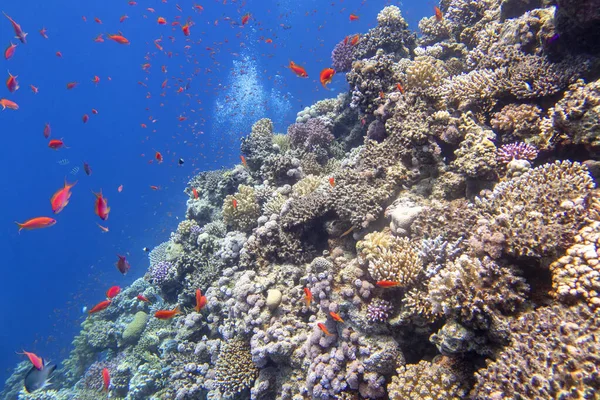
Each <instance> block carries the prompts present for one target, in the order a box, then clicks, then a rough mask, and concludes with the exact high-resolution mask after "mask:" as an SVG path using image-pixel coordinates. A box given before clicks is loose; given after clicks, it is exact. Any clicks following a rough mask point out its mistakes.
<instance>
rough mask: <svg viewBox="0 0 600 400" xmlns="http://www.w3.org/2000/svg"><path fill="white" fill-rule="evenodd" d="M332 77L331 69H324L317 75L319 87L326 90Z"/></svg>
mask: <svg viewBox="0 0 600 400" xmlns="http://www.w3.org/2000/svg"><path fill="white" fill-rule="evenodd" d="M334 75H335V70H334V69H333V68H325V69H324V70H323V71H321V74H320V75H319V80H320V81H321V85H323V87H324V88H325V89H327V85H328V84H330V83H331V80H332V79H333V76H334Z"/></svg>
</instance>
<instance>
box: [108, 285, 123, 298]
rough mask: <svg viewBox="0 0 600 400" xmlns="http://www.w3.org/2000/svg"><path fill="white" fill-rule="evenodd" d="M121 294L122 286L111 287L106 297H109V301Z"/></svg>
mask: <svg viewBox="0 0 600 400" xmlns="http://www.w3.org/2000/svg"><path fill="white" fill-rule="evenodd" d="M119 293H121V287H120V286H111V287H110V288H109V289H108V290H107V291H106V297H108V298H109V299H112V298H113V297H115V296H116V295H118V294H119Z"/></svg>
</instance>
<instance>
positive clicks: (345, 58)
mask: <svg viewBox="0 0 600 400" xmlns="http://www.w3.org/2000/svg"><path fill="white" fill-rule="evenodd" d="M354 48H355V47H354V45H353V44H352V43H351V40H350V39H349V37H346V39H344V40H342V41H341V42H339V43H338V44H336V45H335V47H334V48H333V51H332V52H331V66H332V67H333V69H334V70H335V71H336V72H348V71H350V68H352V62H353V61H354Z"/></svg>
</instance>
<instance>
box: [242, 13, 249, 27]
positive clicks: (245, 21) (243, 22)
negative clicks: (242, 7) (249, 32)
mask: <svg viewBox="0 0 600 400" xmlns="http://www.w3.org/2000/svg"><path fill="white" fill-rule="evenodd" d="M250 16H251V14H250V13H248V14H246V15H244V16H243V17H242V25H246V24H247V23H248V21H249V20H250Z"/></svg>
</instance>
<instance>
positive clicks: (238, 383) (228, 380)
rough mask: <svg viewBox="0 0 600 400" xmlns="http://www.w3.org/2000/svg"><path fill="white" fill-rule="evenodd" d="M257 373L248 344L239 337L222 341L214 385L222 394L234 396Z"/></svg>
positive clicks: (247, 386) (248, 384) (247, 384)
mask: <svg viewBox="0 0 600 400" xmlns="http://www.w3.org/2000/svg"><path fill="white" fill-rule="evenodd" d="M257 375H258V368H256V365H254V362H253V361H252V355H251V354H250V346H248V344H247V343H246V342H244V341H243V340H241V339H234V340H230V341H227V342H223V344H222V345H221V351H220V352H219V359H218V361H217V364H216V366H215V382H216V387H217V389H218V390H219V392H220V393H221V394H222V395H223V396H234V395H235V394H238V393H240V392H242V391H243V390H245V389H248V388H249V387H250V386H251V385H252V384H253V383H254V380H255V379H256V377H257Z"/></svg>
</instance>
